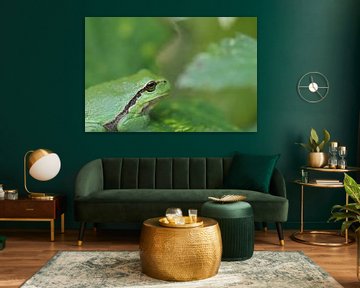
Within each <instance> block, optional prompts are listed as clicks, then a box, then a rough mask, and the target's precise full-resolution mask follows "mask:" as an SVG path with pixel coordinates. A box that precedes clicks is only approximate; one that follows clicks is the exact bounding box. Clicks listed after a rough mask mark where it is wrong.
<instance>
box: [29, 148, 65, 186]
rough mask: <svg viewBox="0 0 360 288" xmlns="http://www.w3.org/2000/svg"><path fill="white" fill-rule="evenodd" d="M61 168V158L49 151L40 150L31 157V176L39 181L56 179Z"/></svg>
mask: <svg viewBox="0 0 360 288" xmlns="http://www.w3.org/2000/svg"><path fill="white" fill-rule="evenodd" d="M60 167H61V162H60V158H59V156H58V155H57V154H56V153H53V152H51V151H49V150H45V149H38V150H35V151H34V152H32V154H31V155H30V156H29V174H30V175H31V176H32V177H33V178H35V179H37V180H39V181H47V180H50V179H52V178H54V177H55V176H56V175H57V174H58V173H59V171H60Z"/></svg>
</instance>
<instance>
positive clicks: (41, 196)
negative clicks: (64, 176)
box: [29, 192, 55, 200]
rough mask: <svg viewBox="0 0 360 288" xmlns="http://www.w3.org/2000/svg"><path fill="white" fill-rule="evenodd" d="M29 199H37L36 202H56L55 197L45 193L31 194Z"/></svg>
mask: <svg viewBox="0 0 360 288" xmlns="http://www.w3.org/2000/svg"><path fill="white" fill-rule="evenodd" d="M29 198H31V199H36V200H54V198H55V195H49V194H45V193H34V192H30V193H29Z"/></svg>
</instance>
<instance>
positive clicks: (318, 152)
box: [296, 128, 330, 168]
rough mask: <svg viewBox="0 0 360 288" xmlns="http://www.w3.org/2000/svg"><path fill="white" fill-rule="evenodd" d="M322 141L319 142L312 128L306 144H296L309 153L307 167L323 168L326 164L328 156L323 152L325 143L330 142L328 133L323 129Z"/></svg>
mask: <svg viewBox="0 0 360 288" xmlns="http://www.w3.org/2000/svg"><path fill="white" fill-rule="evenodd" d="M323 134H324V139H323V140H321V141H320V139H319V136H318V134H317V132H316V130H315V129H314V128H311V130H310V137H309V142H308V143H296V144H299V145H300V146H302V147H303V148H305V149H306V150H307V151H309V155H308V165H309V166H310V167H316V168H319V167H323V166H325V165H326V164H327V160H328V154H327V153H325V152H324V148H325V145H326V143H328V142H329V140H330V133H329V131H327V130H326V129H323Z"/></svg>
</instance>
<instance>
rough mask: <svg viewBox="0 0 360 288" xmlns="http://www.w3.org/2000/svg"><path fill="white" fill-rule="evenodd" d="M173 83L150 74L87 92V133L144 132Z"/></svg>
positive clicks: (112, 82)
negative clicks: (155, 107) (151, 110)
mask: <svg viewBox="0 0 360 288" xmlns="http://www.w3.org/2000/svg"><path fill="white" fill-rule="evenodd" d="M169 91H170V83H169V82H168V81H167V80H166V79H164V78H163V77H160V76H157V75H154V74H153V73H151V72H150V71H148V70H145V69H144V70H140V71H139V72H138V73H136V74H134V75H131V76H128V77H123V78H120V79H118V80H114V81H110V82H105V83H102V84H99V85H95V86H92V87H89V88H88V89H86V90H85V132H126V131H142V130H143V129H144V128H145V127H146V126H147V124H148V122H149V120H150V119H149V115H148V113H149V111H150V109H151V108H152V106H153V104H154V103H155V102H157V101H158V100H160V99H161V98H163V97H165V96H167V95H168V93H169Z"/></svg>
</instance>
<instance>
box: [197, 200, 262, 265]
mask: <svg viewBox="0 0 360 288" xmlns="http://www.w3.org/2000/svg"><path fill="white" fill-rule="evenodd" d="M201 216H204V217H209V218H213V219H216V220H217V221H218V222H219V226H220V230H221V238H222V244H223V253H222V260H225V261H237V260H246V259H249V258H251V257H252V255H253V253H254V233H255V232H254V215H253V210H252V207H251V205H250V204H249V203H247V202H232V203H226V204H222V203H219V202H213V201H208V202H205V203H204V204H203V205H202V207H201Z"/></svg>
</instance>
